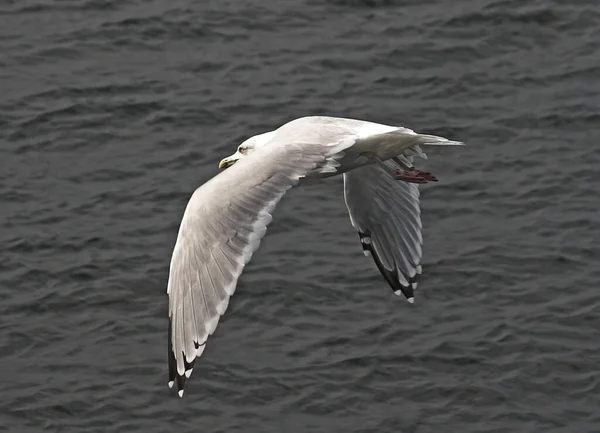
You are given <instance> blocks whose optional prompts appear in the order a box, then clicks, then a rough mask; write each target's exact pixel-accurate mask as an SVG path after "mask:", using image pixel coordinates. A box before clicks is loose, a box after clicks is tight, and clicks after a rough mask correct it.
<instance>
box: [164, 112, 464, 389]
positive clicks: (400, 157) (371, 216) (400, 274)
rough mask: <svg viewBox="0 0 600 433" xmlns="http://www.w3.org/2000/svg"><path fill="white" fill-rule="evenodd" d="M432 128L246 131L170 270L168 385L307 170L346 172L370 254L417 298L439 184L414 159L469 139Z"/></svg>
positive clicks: (195, 200) (192, 208)
mask: <svg viewBox="0 0 600 433" xmlns="http://www.w3.org/2000/svg"><path fill="white" fill-rule="evenodd" d="M462 144H464V143H462V142H459V141H452V140H448V139H446V138H443V137H438V136H435V135H427V134H418V133H416V132H414V131H413V130H411V129H408V128H404V127H400V126H389V125H383V124H379V123H373V122H368V121H363V120H356V119H348V118H340V117H327V116H309V117H301V118H298V119H295V120H292V121H290V122H288V123H285V124H284V125H282V126H280V127H279V128H277V129H276V130H274V131H270V132H266V133H263V134H259V135H255V136H253V137H250V138H248V139H247V140H245V141H244V142H243V143H242V144H240V145H239V146H238V148H237V151H236V152H235V153H234V154H233V155H231V156H229V157H227V158H224V159H223V160H221V162H220V163H219V168H221V169H224V170H223V171H221V172H219V174H217V175H216V176H214V177H213V178H211V179H209V180H208V181H207V182H206V183H204V184H203V185H201V186H200V187H199V188H198V189H196V191H195V192H194V193H193V194H192V196H191V198H190V200H189V202H188V203H187V206H186V209H185V211H184V214H183V217H182V220H181V224H180V227H179V232H178V235H177V240H176V242H175V247H174V249H173V254H172V257H171V263H170V268H169V280H168V283H167V294H168V297H169V335H168V368H169V381H168V385H169V388H172V387H173V386H174V385H175V384H176V385H177V392H178V395H179V396H180V397H183V393H184V386H185V382H186V379H188V378H189V377H190V375H191V374H192V369H193V367H194V363H195V361H196V359H197V358H198V357H199V356H200V355H202V352H203V351H204V349H205V347H206V341H207V339H208V336H209V335H212V334H213V332H214V331H215V328H216V327H217V324H218V322H219V318H220V317H221V316H222V315H223V313H225V310H226V309H227V306H228V304H229V298H230V297H231V296H232V295H233V293H234V292H235V289H236V285H237V281H238V278H239V277H240V275H241V273H242V270H243V269H244V266H245V265H246V264H247V263H248V262H249V261H250V258H251V257H252V254H253V253H254V251H256V249H257V248H258V246H259V244H260V241H261V239H262V237H263V236H264V235H265V232H266V230H267V226H268V225H269V223H270V222H271V220H272V216H271V213H272V212H273V210H274V209H275V206H276V205H277V203H278V202H279V200H281V198H282V197H283V195H284V194H285V192H286V191H287V190H288V189H290V188H291V187H292V186H294V185H296V184H297V183H298V182H299V180H300V179H301V178H306V179H317V180H318V179H323V178H327V177H331V176H336V175H339V174H342V175H343V179H344V199H345V202H346V206H347V208H348V213H349V215H350V222H351V224H352V226H354V228H355V229H356V231H357V232H358V237H359V240H360V244H361V246H362V249H363V252H364V254H365V255H367V256H371V257H372V258H373V260H374V261H375V265H376V266H377V268H378V269H379V271H380V272H381V274H382V275H383V277H384V278H385V280H386V281H387V283H388V284H389V286H390V287H391V288H392V290H393V292H394V293H395V294H396V295H402V296H404V297H405V298H406V299H407V300H408V301H409V302H411V303H412V302H414V290H415V289H416V288H417V281H418V278H419V276H420V274H421V253H422V250H421V246H422V243H423V237H422V234H421V227H422V226H421V216H420V213H421V212H420V208H419V188H418V185H419V184H422V183H428V182H436V181H437V178H436V176H434V175H433V174H431V173H428V172H424V171H421V170H418V169H416V168H415V166H414V165H413V160H414V158H415V157H420V158H424V159H426V158H427V156H426V154H425V152H424V151H423V149H422V148H421V146H448V145H462Z"/></svg>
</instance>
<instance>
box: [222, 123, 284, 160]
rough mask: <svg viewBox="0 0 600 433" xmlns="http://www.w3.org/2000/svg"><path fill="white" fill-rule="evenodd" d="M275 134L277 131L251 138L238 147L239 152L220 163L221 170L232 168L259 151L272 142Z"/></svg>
mask: <svg viewBox="0 0 600 433" xmlns="http://www.w3.org/2000/svg"><path fill="white" fill-rule="evenodd" d="M274 134H275V131H271V132H265V133H264V134H259V135H255V136H254V137H250V138H249V139H247V140H246V141H244V142H243V143H242V144H240V145H239V146H238V148H237V151H236V152H235V153H234V154H233V155H231V156H228V157H227V158H223V159H222V160H221V162H219V168H227V167H231V166H232V165H233V164H235V163H236V162H237V161H238V160H239V159H242V158H244V157H246V156H248V155H250V154H251V153H252V152H254V151H255V150H256V149H259V148H261V147H263V146H264V145H265V144H267V143H268V142H269V141H270V140H271V138H273V135H274Z"/></svg>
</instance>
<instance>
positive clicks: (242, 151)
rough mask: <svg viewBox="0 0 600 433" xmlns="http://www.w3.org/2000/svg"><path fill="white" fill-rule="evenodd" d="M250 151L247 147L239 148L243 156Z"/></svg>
mask: <svg viewBox="0 0 600 433" xmlns="http://www.w3.org/2000/svg"><path fill="white" fill-rule="evenodd" d="M247 151H248V149H247V148H246V147H239V148H238V152H240V153H241V154H245V153H246V152H247Z"/></svg>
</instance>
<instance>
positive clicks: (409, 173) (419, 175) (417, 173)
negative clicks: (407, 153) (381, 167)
mask: <svg viewBox="0 0 600 433" xmlns="http://www.w3.org/2000/svg"><path fill="white" fill-rule="evenodd" d="M392 177H393V178H394V179H396V180H403V181H404V182H409V183H427V182H437V181H438V180H437V177H435V176H434V175H433V174H431V173H427V172H425V171H421V170H414V169H413V170H396V171H395V172H393V173H392Z"/></svg>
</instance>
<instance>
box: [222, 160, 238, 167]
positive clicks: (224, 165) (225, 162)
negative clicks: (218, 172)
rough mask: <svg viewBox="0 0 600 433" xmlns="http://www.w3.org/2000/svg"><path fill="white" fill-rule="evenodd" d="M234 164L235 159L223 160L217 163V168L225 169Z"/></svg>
mask: <svg viewBox="0 0 600 433" xmlns="http://www.w3.org/2000/svg"><path fill="white" fill-rule="evenodd" d="M233 164H235V159H229V158H223V159H222V160H221V162H219V168H227V167H230V166H232V165H233Z"/></svg>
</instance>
